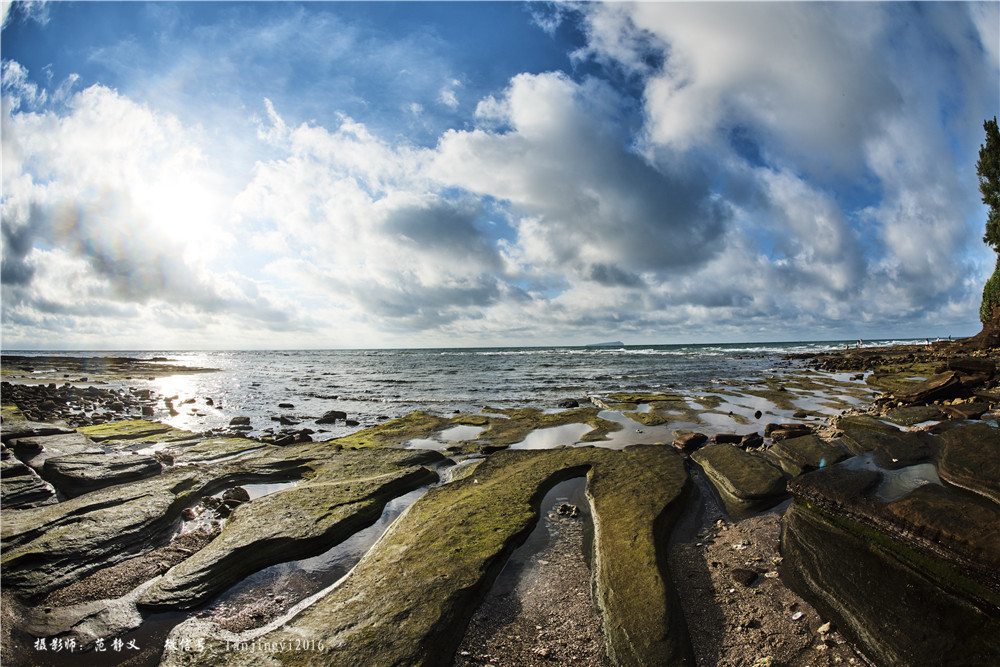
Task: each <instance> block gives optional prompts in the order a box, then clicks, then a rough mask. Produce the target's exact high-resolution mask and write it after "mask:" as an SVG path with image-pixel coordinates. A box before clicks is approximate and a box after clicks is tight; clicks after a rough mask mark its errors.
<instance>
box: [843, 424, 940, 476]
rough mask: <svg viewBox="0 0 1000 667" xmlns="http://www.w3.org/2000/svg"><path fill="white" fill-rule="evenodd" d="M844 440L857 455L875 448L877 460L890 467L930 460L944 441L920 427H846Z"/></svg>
mask: <svg viewBox="0 0 1000 667" xmlns="http://www.w3.org/2000/svg"><path fill="white" fill-rule="evenodd" d="M840 442H841V444H843V445H844V447H845V448H847V450H848V451H849V452H850V453H852V454H854V455H856V456H857V455H861V454H867V453H868V452H874V454H875V462H876V463H877V464H878V465H879V466H881V467H883V468H888V469H890V470H894V469H896V468H902V467H904V466H909V465H913V464H915V463H919V462H921V461H927V460H929V459H931V458H933V457H934V456H936V455H937V453H938V451H939V449H940V446H941V443H940V441H939V440H937V439H936V438H934V437H933V436H931V435H930V434H928V433H923V432H921V431H899V430H890V431H864V430H853V429H851V430H847V431H844V433H843V435H842V436H841V437H840Z"/></svg>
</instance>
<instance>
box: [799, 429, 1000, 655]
mask: <svg viewBox="0 0 1000 667" xmlns="http://www.w3.org/2000/svg"><path fill="white" fill-rule="evenodd" d="M973 426H982V425H973ZM983 427H984V428H988V427H985V426H983ZM958 430H959V429H953V431H958ZM959 435H960V436H961V434H959ZM959 441H965V438H964V437H960V439H959ZM879 477H880V474H879V473H878V472H876V471H871V470H858V471H854V470H848V469H845V468H843V467H840V466H835V467H833V468H823V469H821V470H818V471H815V472H812V473H809V474H806V475H803V476H802V477H800V478H798V479H796V480H794V481H792V482H791V483H789V491H790V492H791V493H792V494H793V496H794V498H795V501H794V502H793V503H792V505H791V507H790V508H789V510H788V511H787V512H786V513H785V515H784V517H783V518H782V536H781V551H782V554H783V555H784V567H785V569H784V574H786V575H787V576H789V577H790V579H791V581H792V583H793V585H795V587H796V589H797V590H799V591H800V592H801V593H803V594H804V595H805V596H806V597H807V599H809V601H810V602H811V603H813V604H814V606H816V607H817V609H818V610H819V611H820V612H821V613H822V614H823V615H824V616H826V617H827V618H832V619H833V620H834V621H835V622H836V624H837V627H838V629H839V630H840V631H841V632H842V633H843V634H845V635H846V636H847V637H848V638H849V639H851V640H853V641H854V642H856V643H858V644H859V645H860V647H861V648H862V650H863V652H864V653H865V654H866V655H868V656H869V657H870V658H871V659H872V660H873V661H874V662H875V664H900V665H902V664H907V665H915V664H941V665H971V664H977V665H978V664H998V663H1000V607H998V601H1000V576H998V568H1000V530H998V529H997V526H998V525H1000V505H997V504H996V503H994V502H992V501H990V500H987V499H986V498H983V497H977V496H975V495H973V494H968V493H965V492H962V491H957V490H954V489H951V488H947V487H944V486H940V485H937V484H925V485H922V486H919V487H918V488H916V489H915V490H913V491H911V492H910V493H908V494H906V495H904V496H903V497H902V498H900V499H899V500H896V501H894V502H890V503H884V502H881V501H879V500H876V499H874V498H873V494H872V490H873V488H874V486H875V484H876V482H877V480H878V479H879Z"/></svg>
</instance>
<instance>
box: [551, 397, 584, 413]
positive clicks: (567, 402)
mask: <svg viewBox="0 0 1000 667" xmlns="http://www.w3.org/2000/svg"><path fill="white" fill-rule="evenodd" d="M556 405H557V406H558V407H560V408H562V409H564V410H568V409H570V408H578V407H580V401H578V400H576V399H575V398H564V399H563V400H561V401H559V403H557V404H556Z"/></svg>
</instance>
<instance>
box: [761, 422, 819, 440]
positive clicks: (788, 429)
mask: <svg viewBox="0 0 1000 667" xmlns="http://www.w3.org/2000/svg"><path fill="white" fill-rule="evenodd" d="M812 432H813V430H812V427H811V426H809V425H807V424H798V423H792V424H768V425H767V426H765V427H764V436H765V437H768V438H771V439H772V440H785V439H786V438H798V437H801V436H803V435H809V434H810V433H812Z"/></svg>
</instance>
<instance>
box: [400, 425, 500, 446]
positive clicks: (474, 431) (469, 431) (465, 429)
mask: <svg viewBox="0 0 1000 667" xmlns="http://www.w3.org/2000/svg"><path fill="white" fill-rule="evenodd" d="M482 432H483V428H482V427H481V426H470V425H468V424H458V425H457V426H452V427H451V428H447V429H445V430H443V431H441V432H440V433H436V434H434V437H431V438H414V439H413V440H410V441H408V442H407V443H406V445H405V447H406V449H440V448H441V447H443V446H445V445H448V444H451V443H453V442H462V441H463V440H475V439H476V438H478V437H479V434H480V433H482Z"/></svg>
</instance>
